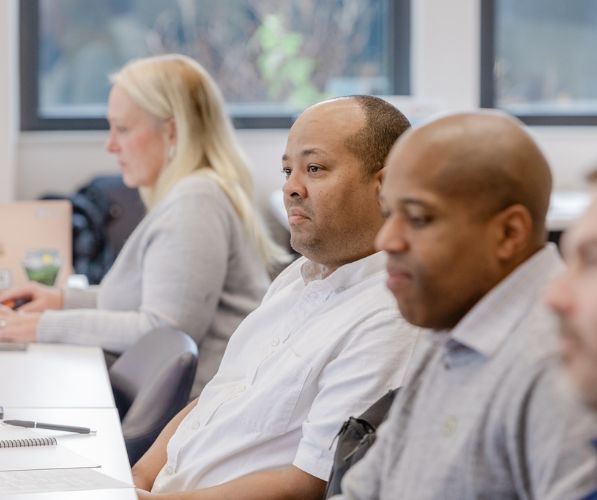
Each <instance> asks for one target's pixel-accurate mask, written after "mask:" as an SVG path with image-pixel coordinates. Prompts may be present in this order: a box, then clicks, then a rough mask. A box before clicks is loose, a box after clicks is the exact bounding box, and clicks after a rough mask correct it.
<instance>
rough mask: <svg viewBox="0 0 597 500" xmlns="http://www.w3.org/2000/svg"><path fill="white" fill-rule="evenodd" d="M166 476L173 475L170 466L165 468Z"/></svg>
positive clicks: (172, 468) (172, 469)
mask: <svg viewBox="0 0 597 500" xmlns="http://www.w3.org/2000/svg"><path fill="white" fill-rule="evenodd" d="M166 474H168V475H172V474H174V467H172V466H171V465H169V466H168V467H166Z"/></svg>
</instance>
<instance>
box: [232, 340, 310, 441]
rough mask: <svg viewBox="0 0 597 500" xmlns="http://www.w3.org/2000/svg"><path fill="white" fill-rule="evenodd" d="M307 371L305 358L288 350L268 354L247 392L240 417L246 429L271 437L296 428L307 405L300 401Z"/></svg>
mask: <svg viewBox="0 0 597 500" xmlns="http://www.w3.org/2000/svg"><path fill="white" fill-rule="evenodd" d="M311 371H312V367H311V365H310V364H309V363H308V361H307V360H306V359H305V358H304V357H302V356H300V355H299V354H297V353H296V352H295V351H293V350H292V349H286V350H284V351H283V352H280V353H279V354H278V355H276V354H273V355H271V356H269V357H268V359H267V360H266V361H265V362H264V363H263V365H262V366H261V367H260V368H259V370H258V372H257V375H256V378H255V380H254V383H253V384H251V386H250V387H249V390H248V391H247V395H246V397H247V405H246V411H244V412H243V415H242V417H241V419H242V420H243V422H244V424H245V425H246V426H247V428H248V429H249V430H253V431H256V432H259V433H262V434H268V435H273V436H275V435H279V434H283V433H285V432H287V431H288V430H289V429H293V428H295V427H300V426H301V425H302V423H303V421H304V420H305V418H306V416H307V413H308V411H309V409H310V407H311V404H310V403H311V402H310V401H309V402H302V401H300V396H301V393H303V389H304V387H305V384H306V382H307V379H308V377H309V374H310V373H311ZM301 403H302V404H301ZM293 417H294V418H293Z"/></svg>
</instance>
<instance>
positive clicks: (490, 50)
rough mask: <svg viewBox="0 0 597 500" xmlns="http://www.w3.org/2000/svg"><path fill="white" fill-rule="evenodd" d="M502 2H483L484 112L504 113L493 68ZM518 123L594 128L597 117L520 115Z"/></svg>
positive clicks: (482, 68)
mask: <svg viewBox="0 0 597 500" xmlns="http://www.w3.org/2000/svg"><path fill="white" fill-rule="evenodd" d="M498 1H499V0H481V63H480V69H481V78H480V79H481V92H480V97H481V99H480V101H481V102H480V105H481V107H482V108H494V109H502V108H498V107H497V106H496V98H495V91H496V85H495V83H496V82H495V78H494V67H495V58H496V52H495V51H496V34H497V26H496V9H497V2H498ZM514 116H516V117H517V118H518V119H520V120H521V121H522V122H523V123H525V124H527V125H546V126H575V125H580V126H594V125H597V114H519V113H516V114H515V115H514Z"/></svg>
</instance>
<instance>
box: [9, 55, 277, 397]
mask: <svg viewBox="0 0 597 500" xmlns="http://www.w3.org/2000/svg"><path fill="white" fill-rule="evenodd" d="M112 83H113V86H112V90H111V92H110V97H109V101H108V121H109V123H110V133H109V137H108V141H107V144H106V149H107V151H108V152H110V153H112V154H114V155H116V158H117V161H118V165H119V167H120V168H121V170H122V176H123V179H124V182H125V184H126V185H127V186H129V187H136V188H139V189H140V192H141V195H142V198H143V200H144V202H145V204H146V206H147V209H148V212H147V215H146V216H145V218H144V219H143V220H142V221H141V223H140V224H139V226H138V227H137V228H136V229H135V231H134V232H133V234H132V235H131V236H130V237H129V239H128V241H127V242H126V244H125V246H124V247H123V249H122V251H121V253H120V254H119V256H118V259H117V260H116V261H115V262H114V265H113V266H112V268H111V270H110V271H109V273H108V274H107V275H106V277H105V278H104V280H103V281H102V282H101V284H100V285H99V286H97V287H91V288H90V289H88V290H78V289H69V288H67V289H64V290H59V289H54V288H48V287H44V286H42V285H39V284H35V283H30V284H28V285H26V286H25V287H23V288H19V289H13V290H9V291H7V292H5V293H3V294H2V295H0V300H1V301H4V300H9V299H19V298H24V299H28V300H30V302H29V303H28V304H25V305H24V306H22V307H21V308H20V309H19V311H18V312H14V311H11V310H9V309H7V308H2V309H0V339H1V340H5V341H6V340H12V341H20V342H34V341H39V342H63V343H70V344H86V345H99V346H101V347H103V348H104V349H106V350H109V351H113V352H117V353H118V352H122V351H124V350H125V349H126V348H127V347H129V346H130V345H131V344H132V343H134V342H135V341H136V340H137V339H139V338H140V337H141V336H142V335H144V334H145V333H147V332H149V331H150V330H152V329H154V328H156V327H159V326H164V325H169V326H173V327H176V328H178V329H181V330H183V331H185V332H186V333H188V334H189V335H191V336H192V337H193V338H194V339H195V341H196V342H197V344H198V345H199V348H200V350H199V364H198V370H197V377H196V380H195V384H194V387H193V391H192V396H197V395H198V394H199V392H200V391H201V389H202V387H203V386H204V385H205V383H206V382H207V381H208V380H209V379H210V378H211V377H212V376H213V375H214V374H215V372H216V370H217V367H218V365H219V362H220V359H221V357H222V355H223V353H224V349H225V347H226V344H227V341H228V338H229V336H230V335H231V334H232V332H233V331H234V330H235V329H236V327H237V325H238V324H239V323H240V321H241V320H242V319H243V318H244V317H245V316H246V315H247V314H248V313H249V312H251V310H253V309H254V308H255V307H256V306H257V305H258V303H259V302H260V300H261V298H262V296H263V294H264V292H265V290H266V288H267V286H268V284H269V279H268V274H267V271H266V267H267V265H268V264H275V263H276V262H280V261H282V260H283V259H284V253H283V251H282V250H281V249H280V248H278V247H277V246H276V245H275V244H274V243H273V242H272V241H271V240H270V239H269V237H268V236H267V234H266V232H265V231H264V228H263V226H262V224H261V222H260V219H259V216H258V214H257V211H256V209H255V206H254V204H253V201H252V195H251V179H250V175H249V172H248V169H247V165H246V160H245V158H244V156H243V154H242V152H241V151H240V149H239V147H238V145H237V143H236V140H235V138H234V134H233V130H232V126H231V124H230V121H229V120H228V118H227V117H226V115H225V113H224V107H223V101H222V97H221V95H220V92H219V90H218V88H217V87H216V85H215V83H214V82H213V80H212V79H211V77H210V76H209V75H208V74H207V72H206V71H205V70H204V69H203V68H202V67H201V66H200V65H199V64H198V63H196V62H195V61H193V60H192V59H190V58H188V57H185V56H181V55H168V56H159V57H151V58H145V59H140V60H137V61H133V62H131V63H129V64H127V65H126V66H125V67H124V68H123V69H122V70H121V71H120V72H118V73H117V74H116V75H114V76H113V77H112Z"/></svg>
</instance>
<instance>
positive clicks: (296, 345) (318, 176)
mask: <svg viewBox="0 0 597 500" xmlns="http://www.w3.org/2000/svg"><path fill="white" fill-rule="evenodd" d="M408 126H409V124H408V121H407V120H406V118H405V117H404V116H403V115H402V114H401V113H400V112H399V111H398V110H396V109H395V108H394V107H393V106H391V105H390V104H388V103H386V102H385V101H383V100H381V99H377V98H374V97H368V96H358V97H350V98H341V99H334V100H331V101H326V102H324V103H320V104H318V105H315V106H313V107H311V108H309V109H307V110H306V111H305V112H304V113H303V114H302V115H301V116H300V117H299V118H298V120H297V121H296V123H295V124H294V125H293V127H292V129H291V131H290V134H289V137H288V142H287V146H286V151H285V153H284V156H283V168H282V170H283V172H284V174H285V176H286V182H285V185H284V201H285V205H286V209H287V212H288V222H289V225H290V231H291V244H292V246H293V248H294V249H295V250H296V251H298V252H299V253H301V254H302V255H303V257H302V258H301V259H299V260H298V261H296V262H295V263H293V264H292V265H290V266H289V267H288V268H287V269H286V270H284V271H283V272H282V273H281V274H280V276H278V278H277V279H276V280H275V281H274V283H273V284H272V286H271V287H270V289H269V291H268V293H267V294H266V296H265V298H264V299H263V303H262V304H261V306H260V307H259V308H257V310H255V311H254V312H253V313H252V314H250V315H249V316H248V317H247V318H246V319H245V321H244V322H243V323H242V324H241V325H240V326H239V328H238V329H237V330H236V332H235V333H234V335H233V336H232V338H231V340H230V342H229V344H228V347H227V349H226V353H225V355H224V358H223V359H222V363H221V365H220V369H219V370H218V373H217V374H216V376H215V377H214V378H213V379H212V380H211V382H209V383H208V384H207V386H206V387H205V389H204V390H203V392H202V394H201V396H200V397H199V400H198V402H193V403H192V404H190V405H189V406H188V407H187V408H186V409H185V410H183V411H182V412H181V413H180V414H179V415H178V416H177V417H175V418H174V419H173V420H172V422H170V424H169V425H168V426H167V427H166V428H165V429H164V431H163V432H162V434H161V435H160V437H159V438H158V439H157V440H156V443H155V444H154V445H153V447H152V448H151V449H150V450H149V451H148V452H147V454H146V455H145V456H144V457H143V458H142V459H141V460H140V461H139V463H138V464H137V465H136V466H135V467H134V468H133V474H134V478H135V484H136V485H137V486H138V487H139V488H142V489H143V490H151V491H152V492H153V493H161V494H164V495H163V496H162V495H159V498H183V496H182V494H181V493H180V492H188V493H185V494H184V498H201V499H210V498H218V499H222V498H230V499H235V500H237V499H259V500H262V499H276V498H297V499H308V498H320V497H322V496H323V493H324V489H325V481H326V480H327V478H328V476H329V473H330V469H331V465H332V458H333V449H334V436H335V435H336V433H337V432H338V430H339V428H340V426H341V424H342V422H343V421H344V420H345V419H346V418H347V417H348V416H349V415H355V414H359V413H361V412H362V411H363V410H365V409H366V408H367V407H368V406H369V405H371V404H372V403H373V402H374V401H375V400H377V399H378V398H379V397H381V396H382V395H383V394H384V393H385V392H386V391H387V390H388V389H390V388H391V387H396V386H398V385H400V383H401V381H402V377H403V374H404V371H405V368H406V366H407V363H408V360H409V357H410V354H411V351H412V348H413V345H414V341H415V339H416V335H417V332H416V330H415V329H414V328H413V327H411V326H410V325H408V324H406V323H405V322H404V320H402V319H401V318H400V317H399V315H398V313H397V310H396V308H395V303H394V301H393V298H392V296H391V294H389V292H388V291H387V289H386V287H385V286H384V282H385V278H386V274H385V269H384V267H385V258H384V256H383V255H382V254H381V253H375V250H374V239H375V235H376V233H377V231H378V230H379V228H380V227H381V226H382V224H383V219H382V217H381V214H380V210H379V205H378V193H379V189H380V187H381V180H382V176H383V165H384V161H385V157H386V156H387V154H388V152H389V150H390V148H391V146H392V144H393V143H394V141H395V140H396V139H397V138H398V136H400V134H401V133H402V132H403V131H404V130H405V129H407V128H408ZM153 493H151V494H150V493H147V492H144V491H139V496H140V498H152V496H153Z"/></svg>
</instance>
